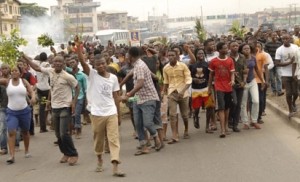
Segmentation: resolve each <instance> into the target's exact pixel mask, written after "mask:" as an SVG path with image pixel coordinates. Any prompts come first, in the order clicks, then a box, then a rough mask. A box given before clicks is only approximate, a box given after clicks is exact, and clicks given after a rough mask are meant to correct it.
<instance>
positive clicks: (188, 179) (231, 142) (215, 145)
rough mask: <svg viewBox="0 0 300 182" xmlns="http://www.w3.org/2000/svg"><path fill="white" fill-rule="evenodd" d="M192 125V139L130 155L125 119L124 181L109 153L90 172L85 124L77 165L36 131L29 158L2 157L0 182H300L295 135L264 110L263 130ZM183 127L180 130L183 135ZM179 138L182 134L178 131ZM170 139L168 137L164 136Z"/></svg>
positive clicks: (298, 141) (90, 150)
mask: <svg viewBox="0 0 300 182" xmlns="http://www.w3.org/2000/svg"><path fill="white" fill-rule="evenodd" d="M201 115H202V118H203V119H201V129H200V130H197V129H194V127H193V126H192V121H190V124H191V125H190V126H191V127H190V128H191V130H190V135H191V139H187V140H184V139H181V140H180V142H179V143H177V144H173V145H166V147H165V148H164V149H162V150H161V151H160V152H156V151H154V150H153V151H151V153H150V154H147V155H142V156H134V155H133V154H134V153H135V151H136V150H135V148H136V146H137V144H138V143H137V140H134V139H133V138H132V126H131V122H130V121H129V120H128V119H127V120H124V122H123V124H122V126H121V128H120V131H121V138H120V140H121V160H122V164H121V165H120V168H121V170H122V171H124V172H126V174H127V176H126V177H125V178H115V177H112V175H111V174H112V172H111V164H110V163H109V155H108V154H105V155H104V171H103V172H102V173H96V172H94V169H95V167H96V157H95V155H94V152H93V142H92V133H91V127H90V125H87V126H84V128H83V137H82V138H81V139H77V140H75V146H76V148H77V149H78V151H79V163H78V164H77V165H76V166H68V165H67V164H60V163H59V159H60V158H61V157H62V154H60V152H59V150H58V147H57V146H54V144H53V141H55V136H54V132H48V133H43V134H40V133H37V134H36V136H34V137H32V139H31V146H30V151H31V154H32V158H29V159H25V158H24V148H23V145H21V151H20V152H17V154H16V163H15V164H13V165H6V163H5V161H6V159H7V157H8V156H7V155H4V156H0V182H96V181H97V182H99V181H101V182H104V181H108V182H113V181H128V182H154V181H157V182H165V181H170V182H269V181H270V182H298V181H299V180H300V139H298V136H300V134H299V131H297V130H295V129H294V128H292V127H291V126H289V125H287V124H286V123H284V122H283V121H282V119H281V118H280V117H278V116H277V115H276V114H275V113H272V112H271V111H270V110H267V116H264V118H263V119H264V121H265V124H263V125H262V129H261V130H255V129H250V130H248V131H245V130H244V131H242V132H241V133H232V134H231V135H229V136H227V137H226V138H225V139H220V138H218V136H219V132H216V133H214V134H206V133H205V132H204V113H201ZM182 128H183V127H182V123H181V127H180V129H181V131H182ZM181 134H182V133H181ZM168 136H169V137H170V136H171V135H170V133H169V135H168Z"/></svg>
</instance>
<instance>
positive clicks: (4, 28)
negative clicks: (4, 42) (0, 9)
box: [3, 23, 7, 31]
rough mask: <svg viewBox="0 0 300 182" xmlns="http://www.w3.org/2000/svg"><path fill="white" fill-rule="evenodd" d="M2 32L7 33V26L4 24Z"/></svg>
mask: <svg viewBox="0 0 300 182" xmlns="http://www.w3.org/2000/svg"><path fill="white" fill-rule="evenodd" d="M3 31H7V24H6V23H4V24H3Z"/></svg>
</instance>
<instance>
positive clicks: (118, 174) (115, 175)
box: [113, 172, 126, 177]
mask: <svg viewBox="0 0 300 182" xmlns="http://www.w3.org/2000/svg"><path fill="white" fill-rule="evenodd" d="M113 176H114V177H125V176H126V174H125V173H122V172H114V174H113Z"/></svg>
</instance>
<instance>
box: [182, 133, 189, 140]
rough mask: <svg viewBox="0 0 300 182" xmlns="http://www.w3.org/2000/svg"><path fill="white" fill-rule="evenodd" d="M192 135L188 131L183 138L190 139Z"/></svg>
mask: <svg viewBox="0 0 300 182" xmlns="http://www.w3.org/2000/svg"><path fill="white" fill-rule="evenodd" d="M190 138H191V137H190V135H189V134H188V133H185V134H183V139H190Z"/></svg>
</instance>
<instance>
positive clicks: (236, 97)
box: [229, 88, 244, 128]
mask: <svg viewBox="0 0 300 182" xmlns="http://www.w3.org/2000/svg"><path fill="white" fill-rule="evenodd" d="M243 93H244V89H243V88H233V89H232V104H231V108H230V113H229V123H230V124H231V125H232V126H233V128H236V127H237V126H238V124H239V120H240V115H241V104H242V98H243Z"/></svg>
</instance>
